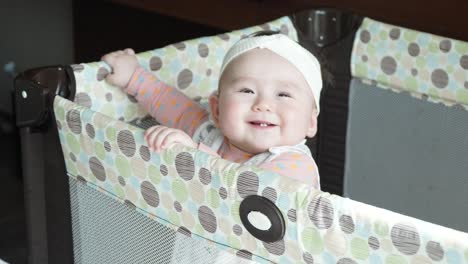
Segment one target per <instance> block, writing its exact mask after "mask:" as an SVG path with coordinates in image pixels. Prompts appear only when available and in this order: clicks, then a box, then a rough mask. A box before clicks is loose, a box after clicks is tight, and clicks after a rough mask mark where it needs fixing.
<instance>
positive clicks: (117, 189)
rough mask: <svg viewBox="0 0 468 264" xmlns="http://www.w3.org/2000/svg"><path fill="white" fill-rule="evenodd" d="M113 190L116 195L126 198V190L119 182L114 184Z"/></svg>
mask: <svg viewBox="0 0 468 264" xmlns="http://www.w3.org/2000/svg"><path fill="white" fill-rule="evenodd" d="M113 191H114V194H115V196H117V197H119V198H120V199H125V192H124V190H123V189H122V187H120V186H119V185H118V184H115V185H114V190H113Z"/></svg>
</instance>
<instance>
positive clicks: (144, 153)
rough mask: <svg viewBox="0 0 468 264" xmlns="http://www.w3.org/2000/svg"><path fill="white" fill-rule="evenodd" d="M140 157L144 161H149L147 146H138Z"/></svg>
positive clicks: (149, 155)
mask: <svg viewBox="0 0 468 264" xmlns="http://www.w3.org/2000/svg"><path fill="white" fill-rule="evenodd" d="M140 157H141V158H142V159H143V160H144V161H148V160H150V159H151V154H150V151H149V149H148V147H147V146H140Z"/></svg>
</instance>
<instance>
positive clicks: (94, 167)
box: [89, 157, 106, 181]
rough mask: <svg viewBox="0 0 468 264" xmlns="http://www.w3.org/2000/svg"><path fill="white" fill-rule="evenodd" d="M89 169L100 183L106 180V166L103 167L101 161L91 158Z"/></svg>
mask: <svg viewBox="0 0 468 264" xmlns="http://www.w3.org/2000/svg"><path fill="white" fill-rule="evenodd" d="M89 168H90V169H91V172H92V173H93V175H94V177H96V179H98V180H100V181H105V180H106V170H105V169H104V166H102V163H101V161H99V160H98V159H97V158H96V157H91V158H90V159H89Z"/></svg>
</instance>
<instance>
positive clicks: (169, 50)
mask: <svg viewBox="0 0 468 264" xmlns="http://www.w3.org/2000/svg"><path fill="white" fill-rule="evenodd" d="M165 52H166V54H164V56H166V57H168V58H169V57H175V56H177V50H176V48H175V47H173V46H170V47H168V48H167V49H166V50H165Z"/></svg>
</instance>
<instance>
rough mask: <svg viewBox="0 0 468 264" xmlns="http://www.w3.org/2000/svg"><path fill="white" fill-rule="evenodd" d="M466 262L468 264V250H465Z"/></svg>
mask: <svg viewBox="0 0 468 264" xmlns="http://www.w3.org/2000/svg"><path fill="white" fill-rule="evenodd" d="M465 261H466V262H468V248H467V249H465Z"/></svg>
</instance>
